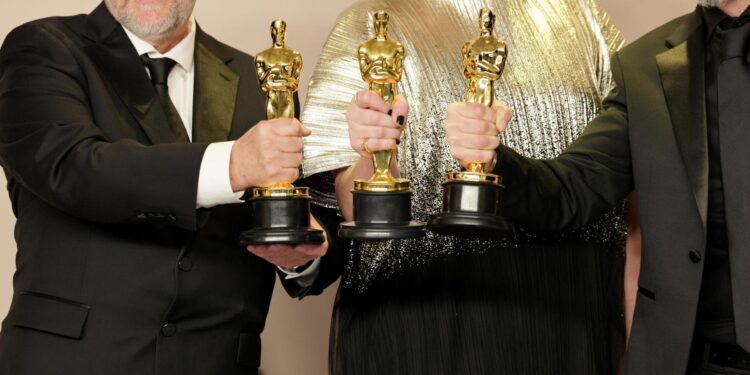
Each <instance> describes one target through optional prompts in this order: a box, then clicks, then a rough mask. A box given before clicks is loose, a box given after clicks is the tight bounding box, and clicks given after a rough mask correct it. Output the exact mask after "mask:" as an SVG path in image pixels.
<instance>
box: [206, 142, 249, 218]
mask: <svg viewBox="0 0 750 375" xmlns="http://www.w3.org/2000/svg"><path fill="white" fill-rule="evenodd" d="M233 145H234V141H229V142H217V143H211V144H210V145H208V147H207V148H206V152H205V153H204V154H203V160H202V161H201V170H200V172H199V175H198V196H197V198H196V206H197V208H211V207H213V206H218V205H221V204H231V203H240V202H242V200H240V198H241V197H242V195H243V194H244V192H238V193H235V192H233V191H232V182H231V181H230V178H229V159H230V157H231V155H232V146H233Z"/></svg>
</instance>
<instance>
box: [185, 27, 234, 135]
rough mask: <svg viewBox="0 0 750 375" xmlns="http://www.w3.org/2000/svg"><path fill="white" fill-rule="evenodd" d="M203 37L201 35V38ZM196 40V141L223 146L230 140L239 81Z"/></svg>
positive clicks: (194, 127) (222, 62)
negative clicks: (219, 143) (222, 142)
mask: <svg viewBox="0 0 750 375" xmlns="http://www.w3.org/2000/svg"><path fill="white" fill-rule="evenodd" d="M202 34H203V33H202V32H201V31H199V36H201V35H202ZM199 36H197V37H196V45H195V63H196V67H195V74H196V76H195V96H194V100H193V103H194V116H193V118H194V119H195V120H194V124H193V140H194V141H195V142H220V141H226V140H227V139H229V132H230V130H231V128H232V120H233V119H234V112H235V111H234V107H235V103H236V101H237V90H238V88H239V82H240V77H239V75H237V73H235V72H233V71H232V70H231V69H229V67H228V66H227V64H226V62H227V61H225V60H222V59H220V58H219V57H218V56H217V55H216V54H214V53H213V52H212V51H211V50H210V49H209V47H208V46H207V45H206V44H204V43H203V42H202V40H204V39H205V38H204V37H199Z"/></svg>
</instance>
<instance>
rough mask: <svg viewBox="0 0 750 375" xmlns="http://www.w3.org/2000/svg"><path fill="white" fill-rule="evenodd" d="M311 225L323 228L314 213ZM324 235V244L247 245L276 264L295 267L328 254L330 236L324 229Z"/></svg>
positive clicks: (259, 255) (255, 252) (248, 248)
mask: <svg viewBox="0 0 750 375" xmlns="http://www.w3.org/2000/svg"><path fill="white" fill-rule="evenodd" d="M310 226H311V227H313V228H316V229H321V230H322V229H323V228H322V227H321V226H320V224H318V221H317V220H315V218H314V217H312V215H311V216H310ZM323 235H324V237H325V240H324V241H323V243H322V244H303V245H251V246H248V247H247V251H249V252H251V253H253V254H255V255H257V256H258V257H260V258H263V259H264V260H266V261H267V262H268V263H271V264H274V265H276V266H279V267H282V268H294V267H298V266H302V265H305V264H307V263H308V262H310V261H313V260H315V259H317V258H320V257H322V256H323V255H325V254H326V252H327V251H328V236H326V235H325V231H323Z"/></svg>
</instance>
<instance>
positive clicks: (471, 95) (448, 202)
mask: <svg viewBox="0 0 750 375" xmlns="http://www.w3.org/2000/svg"><path fill="white" fill-rule="evenodd" d="M494 28H495V14H494V13H492V11H491V10H489V9H487V8H483V9H482V10H481V11H480V13H479V37H477V38H475V39H473V40H470V41H468V42H466V44H464V46H463V48H462V49H461V54H462V56H463V67H464V77H466V79H467V80H468V89H467V91H466V101H467V102H469V103H479V104H482V105H484V106H486V107H488V108H489V107H492V104H493V103H494V101H495V82H496V81H497V80H499V79H500V76H501V75H502V73H503V70H504V69H505V61H506V58H507V56H508V48H507V46H506V45H505V43H503V42H502V41H500V40H498V39H497V38H496V37H495V36H494V35H493V33H494ZM463 161H464V162H466V164H467V168H466V170H465V171H458V172H450V173H448V175H447V176H446V182H445V183H444V184H443V212H442V213H441V214H439V215H438V216H437V217H436V218H435V219H433V220H432V221H431V222H430V227H429V228H430V230H433V231H435V232H438V233H442V234H451V235H469V236H479V237H504V236H507V235H510V234H512V233H513V226H512V224H511V223H510V222H509V221H508V220H507V219H505V218H503V217H502V215H501V212H500V211H501V210H500V197H501V195H502V188H503V186H502V185H501V184H502V177H500V176H499V175H496V174H492V173H487V172H485V171H484V168H483V167H482V163H480V162H476V161H471V160H463Z"/></svg>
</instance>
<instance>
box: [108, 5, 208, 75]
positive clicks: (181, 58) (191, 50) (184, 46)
mask: <svg viewBox="0 0 750 375" xmlns="http://www.w3.org/2000/svg"><path fill="white" fill-rule="evenodd" d="M189 22H190V31H189V32H188V34H187V35H186V36H185V38H183V39H182V40H181V41H180V42H179V43H177V45H176V46H174V47H172V49H170V50H169V51H167V52H166V53H164V54H162V53H159V51H157V50H156V48H154V46H152V45H151V43H149V42H147V41H145V40H143V39H141V38H139V37H138V36H136V35H135V34H133V33H132V32H131V31H130V30H128V29H127V28H126V27H125V26H123V27H122V28H123V29H125V34H127V35H128V39H130V42H131V43H133V47H135V50H136V51H137V52H138V56H141V55H144V54H148V57H150V58H153V59H158V58H163V57H168V58H170V59H172V60H174V61H176V62H177V65H179V66H180V67H182V68H183V69H185V70H186V71H190V69H192V68H193V62H194V57H195V34H196V31H195V29H196V24H195V18H194V17H193V16H190V21H189Z"/></svg>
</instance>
